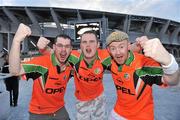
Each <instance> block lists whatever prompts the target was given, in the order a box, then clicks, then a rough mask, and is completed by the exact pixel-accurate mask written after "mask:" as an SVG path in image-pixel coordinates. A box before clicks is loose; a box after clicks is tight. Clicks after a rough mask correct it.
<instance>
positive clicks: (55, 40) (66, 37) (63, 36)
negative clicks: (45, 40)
mask: <svg viewBox="0 0 180 120" xmlns="http://www.w3.org/2000/svg"><path fill="white" fill-rule="evenodd" d="M58 38H64V39H69V40H70V44H71V45H72V39H71V37H69V36H68V35H66V34H59V35H57V36H56V37H55V39H54V42H53V43H54V44H55V43H56V42H57V39H58Z"/></svg>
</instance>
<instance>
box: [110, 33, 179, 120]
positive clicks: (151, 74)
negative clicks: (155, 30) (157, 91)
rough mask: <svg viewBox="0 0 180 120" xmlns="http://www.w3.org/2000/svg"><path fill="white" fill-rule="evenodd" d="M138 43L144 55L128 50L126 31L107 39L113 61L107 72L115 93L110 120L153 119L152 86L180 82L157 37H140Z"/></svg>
mask: <svg viewBox="0 0 180 120" xmlns="http://www.w3.org/2000/svg"><path fill="white" fill-rule="evenodd" d="M137 42H138V44H139V45H140V46H141V47H142V49H143V52H144V55H143V54H139V53H137V52H132V51H131V50H130V43H129V37H128V35H127V34H126V33H125V32H122V31H115V32H112V33H111V34H110V35H109V36H108V37H107V40H106V45H107V50H108V51H109V53H110V55H111V56H112V59H113V60H112V62H111V66H110V70H111V73H112V77H113V81H114V84H115V87H116V91H117V100H116V103H115V106H114V109H113V110H112V112H111V114H110V117H109V120H154V103H153V96H152V85H153V84H156V85H159V86H164V85H165V86H166V85H169V86H173V85H177V84H178V83H179V81H180V80H179V79H180V77H179V76H180V73H179V67H178V64H177V62H176V60H175V58H174V56H173V55H171V54H170V53H169V52H168V51H167V50H166V49H165V48H164V47H163V45H162V43H161V42H160V40H159V39H158V38H154V39H148V38H147V37H145V36H143V37H140V38H138V39H137ZM137 51H140V50H137ZM172 102H173V101H172ZM167 109H168V108H167Z"/></svg>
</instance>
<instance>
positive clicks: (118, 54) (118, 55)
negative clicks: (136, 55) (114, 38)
mask: <svg viewBox="0 0 180 120" xmlns="http://www.w3.org/2000/svg"><path fill="white" fill-rule="evenodd" d="M129 48H130V44H129V42H128V41H127V40H123V41H120V42H112V43H111V44H109V46H108V48H107V49H108V51H109V53H110V54H111V56H112V57H113V59H114V60H115V61H116V62H117V63H118V64H120V65H122V64H124V63H125V61H126V59H127V58H128V50H129Z"/></svg>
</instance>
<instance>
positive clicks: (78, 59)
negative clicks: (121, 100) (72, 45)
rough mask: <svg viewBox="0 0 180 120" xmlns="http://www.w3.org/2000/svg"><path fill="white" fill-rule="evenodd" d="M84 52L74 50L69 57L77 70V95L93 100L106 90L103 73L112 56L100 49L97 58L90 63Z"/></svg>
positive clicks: (78, 97) (84, 99)
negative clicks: (86, 59)
mask: <svg viewBox="0 0 180 120" xmlns="http://www.w3.org/2000/svg"><path fill="white" fill-rule="evenodd" d="M83 58H84V56H83V54H82V53H80V52H78V51H76V50H74V51H72V52H71V55H70V57H69V59H68V61H69V62H70V64H71V65H73V68H74V70H75V74H74V80H75V96H76V98H77V99H78V100H81V101H88V100H92V99H94V98H96V97H98V96H99V95H101V94H102V93H103V91H104V88H103V83H102V79H103V73H104V71H105V69H106V68H107V67H108V66H109V65H110V62H111V57H110V56H109V53H108V52H107V50H100V49H98V50H97V52H96V59H95V60H93V61H92V62H91V63H90V64H88V63H87V62H86V61H85V60H84V59H83Z"/></svg>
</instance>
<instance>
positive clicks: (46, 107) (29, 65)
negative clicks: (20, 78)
mask: <svg viewBox="0 0 180 120" xmlns="http://www.w3.org/2000/svg"><path fill="white" fill-rule="evenodd" d="M22 67H23V69H24V71H25V74H24V76H25V77H26V79H27V80H28V79H29V78H32V79H33V89H32V98H31V101H30V106H29V111H30V112H31V113H35V114H49V113H54V112H56V111H57V110H59V109H60V108H62V107H63V106H64V104H65V102H64V94H65V90H66V86H67V82H68V81H69V78H70V72H71V69H72V67H71V66H70V65H69V64H68V63H67V64H66V65H64V66H59V64H58V63H57V61H56V58H55V55H54V53H53V54H49V55H44V56H39V57H35V58H34V59H32V60H31V61H29V62H25V63H22ZM60 67H61V68H60Z"/></svg>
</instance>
